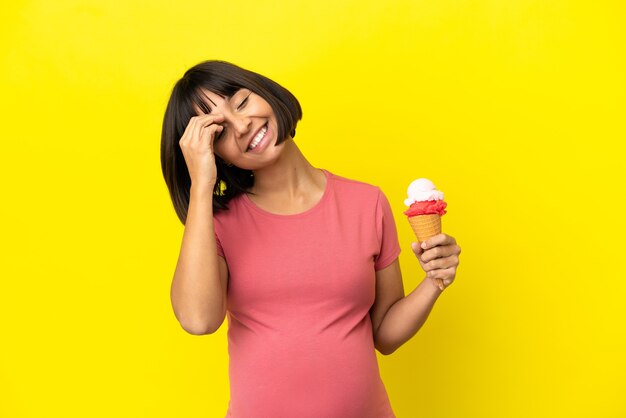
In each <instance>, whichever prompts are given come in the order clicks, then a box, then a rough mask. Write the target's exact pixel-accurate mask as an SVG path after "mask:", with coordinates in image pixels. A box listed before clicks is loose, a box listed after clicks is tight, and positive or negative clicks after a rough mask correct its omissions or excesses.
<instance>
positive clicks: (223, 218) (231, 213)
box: [213, 193, 243, 223]
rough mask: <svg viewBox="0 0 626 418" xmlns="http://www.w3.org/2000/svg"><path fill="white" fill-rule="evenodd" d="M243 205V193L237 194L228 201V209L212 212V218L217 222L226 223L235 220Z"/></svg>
mask: <svg viewBox="0 0 626 418" xmlns="http://www.w3.org/2000/svg"><path fill="white" fill-rule="evenodd" d="M242 205H243V193H242V194H238V195H237V196H235V197H233V198H232V199H231V200H229V201H228V209H220V210H219V211H217V212H214V213H213V220H214V221H216V222H219V223H226V222H229V221H233V220H236V219H237V218H238V217H239V216H240V214H241V206H242Z"/></svg>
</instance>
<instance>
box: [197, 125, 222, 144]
mask: <svg viewBox="0 0 626 418" xmlns="http://www.w3.org/2000/svg"><path fill="white" fill-rule="evenodd" d="M223 130H224V127H223V126H222V125H216V124H213V125H209V126H207V127H205V128H203V129H202V130H201V133H200V138H201V140H200V144H199V145H200V146H201V147H203V148H210V149H211V150H213V142H214V141H215V137H216V136H217V135H218V132H221V131H223Z"/></svg>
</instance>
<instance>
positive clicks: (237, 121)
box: [224, 112, 252, 135]
mask: <svg viewBox="0 0 626 418" xmlns="http://www.w3.org/2000/svg"><path fill="white" fill-rule="evenodd" d="M224 119H225V122H226V123H227V124H229V125H230V126H231V128H232V130H233V131H234V132H236V133H238V134H239V135H243V134H246V133H247V132H248V131H249V130H250V124H251V123H252V121H251V120H250V118H249V117H247V116H245V115H238V114H236V113H230V112H228V113H224Z"/></svg>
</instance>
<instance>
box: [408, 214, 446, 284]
mask: <svg viewBox="0 0 626 418" xmlns="http://www.w3.org/2000/svg"><path fill="white" fill-rule="evenodd" d="M408 219H409V223H410V224H411V228H413V232H414V233H415V236H416V237H417V240H418V241H419V242H423V241H426V240H427V239H428V238H430V237H434V236H435V235H437V234H440V233H441V216H439V215H438V214H436V213H434V214H428V215H417V216H409V218H408ZM435 281H436V282H437V286H438V287H439V289H441V290H443V289H445V287H444V284H443V280H441V279H436V280H435Z"/></svg>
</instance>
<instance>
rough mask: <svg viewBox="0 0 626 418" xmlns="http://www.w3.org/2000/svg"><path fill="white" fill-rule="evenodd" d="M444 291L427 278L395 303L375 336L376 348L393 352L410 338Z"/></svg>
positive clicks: (387, 352) (385, 351) (382, 351)
mask: <svg viewBox="0 0 626 418" xmlns="http://www.w3.org/2000/svg"><path fill="white" fill-rule="evenodd" d="M441 293H442V291H441V290H440V289H439V288H438V287H437V285H436V284H435V283H434V282H433V280H431V279H428V278H425V279H424V280H423V281H422V282H421V283H420V284H419V285H418V286H417V287H416V288H415V289H414V290H413V291H412V292H411V293H410V294H408V295H407V296H405V297H404V298H402V299H400V300H398V301H397V302H396V303H394V304H393V305H392V306H391V308H389V310H388V311H387V313H386V314H385V317H384V318H383V320H382V322H381V324H380V327H379V328H378V332H377V333H376V335H375V336H374V341H375V344H376V348H377V349H378V351H380V352H381V353H383V354H391V353H393V352H394V351H395V350H397V349H398V347H400V346H401V345H402V344H404V343H405V342H407V341H408V340H410V339H411V338H412V337H413V336H414V335H415V334H416V333H417V331H419V329H420V328H421V327H422V325H424V322H426V319H427V318H428V315H429V314H430V311H431V310H432V308H433V306H434V305H435V302H436V301H437V299H438V298H439V295H441Z"/></svg>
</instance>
